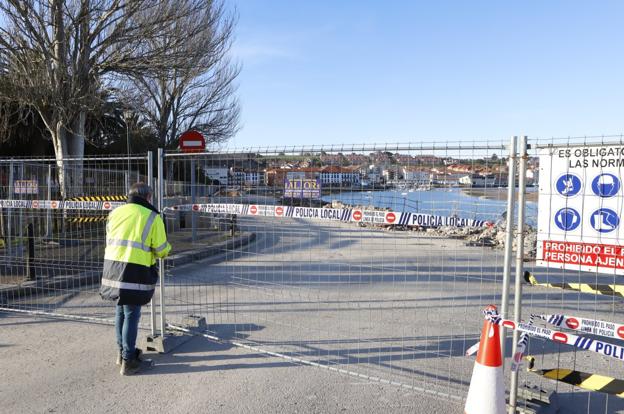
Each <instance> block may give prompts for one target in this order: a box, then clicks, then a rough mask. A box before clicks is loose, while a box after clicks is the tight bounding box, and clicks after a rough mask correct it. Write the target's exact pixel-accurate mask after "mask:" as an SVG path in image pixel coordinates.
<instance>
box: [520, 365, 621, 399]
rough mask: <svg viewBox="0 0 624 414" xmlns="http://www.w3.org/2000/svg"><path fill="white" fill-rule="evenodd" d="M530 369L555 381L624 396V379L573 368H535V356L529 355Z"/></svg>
mask: <svg viewBox="0 0 624 414" xmlns="http://www.w3.org/2000/svg"><path fill="white" fill-rule="evenodd" d="M526 359H527V361H529V366H528V368H527V369H528V371H529V372H533V373H535V374H538V375H541V376H543V377H544V378H548V379H551V380H554V381H559V382H564V383H566V384H570V385H574V386H576V387H579V388H583V389H585V390H589V391H596V392H602V393H605V394H610V395H615V396H616V397H619V398H624V381H623V380H619V379H616V378H611V377H605V376H604V375H598V374H589V373H587V372H581V371H573V370H571V369H564V368H555V369H535V368H534V365H535V357H532V356H527V357H526Z"/></svg>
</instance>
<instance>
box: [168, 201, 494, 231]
mask: <svg viewBox="0 0 624 414" xmlns="http://www.w3.org/2000/svg"><path fill="white" fill-rule="evenodd" d="M171 210H173V211H196V212H200V213H218V214H238V215H246V216H268V217H291V218H309V219H318V220H331V221H342V222H357V223H370V224H393V225H398V226H421V227H440V226H451V227H486V226H491V225H492V223H491V222H489V221H485V220H474V219H464V218H459V217H448V216H436V215H432V214H421V213H408V212H395V211H381V210H362V209H355V208H342V209H337V208H318V207H294V206H275V205H257V204H182V205H178V206H173V207H167V208H166V209H165V212H166V211H171Z"/></svg>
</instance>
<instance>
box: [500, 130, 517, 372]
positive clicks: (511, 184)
mask: <svg viewBox="0 0 624 414" xmlns="http://www.w3.org/2000/svg"><path fill="white" fill-rule="evenodd" d="M517 144H518V137H517V136H515V135H514V136H513V137H511V141H510V143H509V159H508V161H507V164H508V174H509V175H508V177H507V213H506V214H507V216H506V218H505V220H506V223H505V232H506V233H505V263H504V270H503V294H502V298H501V317H502V318H506V317H507V309H508V307H509V280H510V275H511V260H512V256H513V221H514V210H515V207H516V154H517V149H516V147H517V146H518V145H517ZM505 339H506V334H505V328H502V330H501V355H503V356H504V355H505ZM504 368H505V366H504V364H503V369H504Z"/></svg>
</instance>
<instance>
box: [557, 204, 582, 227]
mask: <svg viewBox="0 0 624 414" xmlns="http://www.w3.org/2000/svg"><path fill="white" fill-rule="evenodd" d="M555 224H556V225H557V227H559V228H560V229H561V230H563V231H572V230H574V229H576V228H577V227H578V226H579V224H581V215H580V214H579V213H578V211H576V210H575V209H573V208H567V207H566V208H562V209H561V210H559V211H557V213H556V214H555Z"/></svg>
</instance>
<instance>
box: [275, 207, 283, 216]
mask: <svg viewBox="0 0 624 414" xmlns="http://www.w3.org/2000/svg"><path fill="white" fill-rule="evenodd" d="M275 215H276V216H279V217H281V216H283V215H284V207H282V206H277V207H275Z"/></svg>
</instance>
